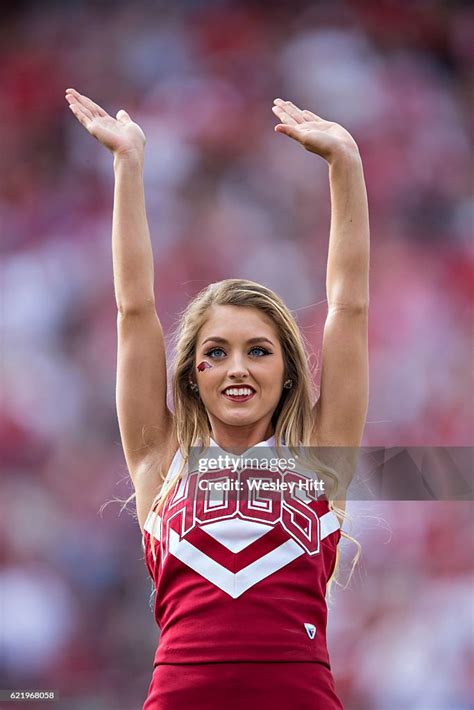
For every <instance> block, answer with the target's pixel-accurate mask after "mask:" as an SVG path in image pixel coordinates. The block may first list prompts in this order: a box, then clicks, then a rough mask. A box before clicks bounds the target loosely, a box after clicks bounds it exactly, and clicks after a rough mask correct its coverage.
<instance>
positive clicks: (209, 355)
mask: <svg viewBox="0 0 474 710" xmlns="http://www.w3.org/2000/svg"><path fill="white" fill-rule="evenodd" d="M216 350H220V351H221V352H224V349H223V348H211V349H210V350H208V351H207V353H205V355H206V356H207V357H213V355H212V353H214V352H215V351H216ZM253 350H261V352H262V353H263V355H261V356H260V355H259V356H258V357H264V356H265V355H271V352H270V351H269V350H267V349H266V348H262V347H261V346H260V345H255V346H254V347H253V348H251V350H249V352H252V351H253ZM217 359H218V360H220V359H221V358H217Z"/></svg>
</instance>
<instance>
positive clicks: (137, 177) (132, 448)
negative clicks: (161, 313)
mask: <svg viewBox="0 0 474 710" xmlns="http://www.w3.org/2000/svg"><path fill="white" fill-rule="evenodd" d="M66 100H67V101H68V103H69V106H70V108H71V111H72V112H73V113H74V115H75V116H76V118H77V119H78V121H79V122H80V123H81V124H82V125H83V126H84V127H85V128H86V130H87V131H89V133H90V134H91V135H93V136H94V137H95V138H97V140H98V141H99V142H100V143H102V145H104V146H105V147H106V148H108V149H109V150H110V151H111V152H112V154H113V158H114V173H115V191H114V210H113V223H112V255H113V272H114V288H115V297H116V301H117V310H118V314H117V327H118V353H117V398H116V399H117V412H118V420H119V426H120V434H121V439H122V445H123V449H124V454H125V458H126V461H127V466H128V469H129V472H130V475H131V478H132V480H133V483H134V485H135V487H136V488H137V484H138V483H140V485H141V482H140V481H139V479H140V476H141V472H143V471H145V470H147V463H148V462H149V461H150V460H151V457H156V456H158V457H159V456H160V455H164V454H165V452H167V450H168V448H169V446H170V443H171V435H172V415H171V413H170V411H169V410H168V407H167V404H166V354H165V345H164V338H163V331H162V327H161V324H160V321H159V319H158V316H157V314H156V309H155V297H154V269H153V253H152V247H151V241H150V234H149V230H148V223H147V218H146V212H145V196H144V187H143V158H144V145H145V135H144V133H143V131H142V130H141V128H140V127H139V126H138V125H137V124H136V123H134V122H133V121H132V120H131V119H130V117H129V115H128V114H127V113H126V112H125V111H123V110H122V111H119V112H118V113H117V117H116V118H113V117H112V116H109V115H108V114H107V113H106V112H105V111H104V110H103V109H102V108H101V107H100V106H98V105H97V104H95V103H94V102H93V101H91V100H90V99H89V98H87V97H86V96H82V95H81V94H79V93H78V92H77V91H75V90H74V89H68V90H67V92H66ZM149 483H150V482H148V484H147V485H149ZM156 483H157V482H156V481H154V482H151V487H152V488H153V489H155V488H156ZM151 493H152V491H151V489H150V495H151ZM138 504H139V501H138V490H137V507H138ZM139 517H142V516H140V511H139Z"/></svg>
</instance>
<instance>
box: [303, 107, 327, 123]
mask: <svg viewBox="0 0 474 710" xmlns="http://www.w3.org/2000/svg"><path fill="white" fill-rule="evenodd" d="M302 113H303V116H304V117H305V118H306V120H308V121H322V120H323V119H322V118H321V116H316V114H315V113H313V112H312V111H308V110H307V109H305V110H304V111H303V112H302Z"/></svg>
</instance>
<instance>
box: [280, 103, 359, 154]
mask: <svg viewBox="0 0 474 710" xmlns="http://www.w3.org/2000/svg"><path fill="white" fill-rule="evenodd" d="M273 103H274V106H272V111H273V113H274V114H275V116H277V118H278V119H279V120H280V123H279V124H277V125H276V126H275V131H276V132H277V133H284V134H285V135H286V136H289V137H290V138H293V139H294V140H295V141H298V143H301V145H302V146H303V148H306V150H309V151H310V152H311V153H316V154H317V155H320V156H321V158H324V160H326V161H327V162H328V163H331V162H332V161H333V160H334V159H335V158H337V157H338V156H340V155H343V154H347V153H348V152H350V153H355V154H356V155H358V153H359V150H358V148H357V143H356V142H355V140H354V139H353V137H352V136H351V134H350V133H349V131H346V129H345V128H343V127H342V126H340V125H339V124H338V123H333V122H332V121H325V120H324V119H323V118H321V117H320V116H316V114H314V113H312V112H311V111H306V110H302V109H300V108H298V106H295V104H293V103H291V101H283V100H282V99H275V100H274V102H273Z"/></svg>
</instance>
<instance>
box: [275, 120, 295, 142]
mask: <svg viewBox="0 0 474 710" xmlns="http://www.w3.org/2000/svg"><path fill="white" fill-rule="evenodd" d="M275 131H276V132H277V133H284V134H285V136H288V137H289V138H293V140H295V141H298V143H301V139H302V135H301V129H300V128H299V127H298V125H296V124H295V125H293V126H290V125H288V124H284V123H279V124H278V125H277V126H275Z"/></svg>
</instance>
